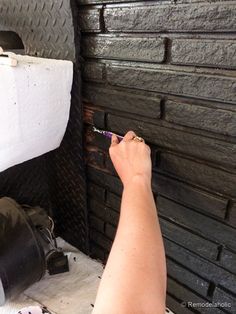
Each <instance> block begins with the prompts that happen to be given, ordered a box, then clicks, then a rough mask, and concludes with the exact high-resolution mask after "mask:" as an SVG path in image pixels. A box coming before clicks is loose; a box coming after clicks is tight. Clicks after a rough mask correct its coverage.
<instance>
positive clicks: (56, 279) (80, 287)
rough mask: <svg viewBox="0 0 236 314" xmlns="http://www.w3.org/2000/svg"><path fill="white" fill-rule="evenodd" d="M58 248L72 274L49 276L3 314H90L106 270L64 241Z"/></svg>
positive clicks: (9, 303)
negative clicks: (22, 313)
mask: <svg viewBox="0 0 236 314" xmlns="http://www.w3.org/2000/svg"><path fill="white" fill-rule="evenodd" d="M58 245H59V246H60V247H62V248H63V250H64V251H65V252H66V253H67V255H68V258H69V265H70V272H69V273H65V274H60V275H55V276H48V275H46V276H45V277H44V278H43V279H42V280H41V281H40V282H38V283H36V284H34V285H33V286H31V287H30V288H29V289H28V290H26V291H25V292H24V293H23V294H21V295H20V296H19V297H18V298H17V299H16V300H14V301H11V302H8V303H7V304H6V305H4V306H3V307H0V314H16V313H17V312H18V311H19V310H20V309H21V308H24V307H27V306H32V305H42V306H46V307H47V308H48V310H49V311H51V312H52V314H91V312H92V304H94V301H95V297H96V293H97V288H98V285H99V282H100V277H101V275H102V272H103V266H102V264H101V263H99V262H97V261H95V260H92V259H91V258H89V257H88V256H86V255H84V254H83V253H81V252H79V251H78V250H77V249H75V248H74V247H72V246H70V245H68V244H67V243H66V242H65V241H64V240H62V239H59V241H58ZM166 313H168V314H170V313H172V312H171V311H169V312H166Z"/></svg>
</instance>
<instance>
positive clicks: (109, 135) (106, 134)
mask: <svg viewBox="0 0 236 314" xmlns="http://www.w3.org/2000/svg"><path fill="white" fill-rule="evenodd" d="M112 134H113V133H112V132H109V131H103V135H104V136H106V137H107V138H112ZM115 135H116V136H117V137H118V139H119V141H122V140H123V138H124V137H123V136H121V135H117V134H115Z"/></svg>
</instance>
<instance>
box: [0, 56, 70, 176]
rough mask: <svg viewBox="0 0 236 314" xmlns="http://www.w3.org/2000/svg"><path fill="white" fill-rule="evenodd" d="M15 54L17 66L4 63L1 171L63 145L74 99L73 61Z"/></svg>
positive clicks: (0, 82) (0, 79) (0, 99)
mask: <svg viewBox="0 0 236 314" xmlns="http://www.w3.org/2000/svg"><path fill="white" fill-rule="evenodd" d="M11 56H12V57H13V58H15V59H16V60H17V66H16V67H12V66H8V65H1V62H0V109H1V114H0V172H1V171H4V170H6V169H7V168H9V167H12V166H14V165H16V164H19V163H22V162H24V161H26V160H29V159H32V158H34V157H37V156H40V155H42V154H44V153H46V152H49V151H51V150H54V149H55V148H57V147H59V146H60V143H61V141H62V138H63V136H64V134H65V130H66V127H67V123H68V119H69V112H70V102H71V88H72V80H73V63H72V62H70V61H62V60H52V59H43V58H36V57H29V56H21V55H14V54H11ZM0 58H3V57H1V56H0Z"/></svg>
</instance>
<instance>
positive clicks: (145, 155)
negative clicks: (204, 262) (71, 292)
mask: <svg viewBox="0 0 236 314" xmlns="http://www.w3.org/2000/svg"><path fill="white" fill-rule="evenodd" d="M134 136H135V134H134V133H133V132H128V133H127V135H126V136H125V138H124V140H123V141H122V142H121V143H119V144H118V139H117V138H116V137H115V136H113V139H112V145H111V148H110V155H111V159H112V161H113V164H114V166H115V168H116V170H117V173H118V175H119V176H120V178H121V180H122V182H123V185H124V190H123V195H122V203H121V214H120V221H119V225H118V229H117V234H116V237H115V240H114V243H113V246H112V250H111V253H110V255H109V258H108V262H107V265H106V268H105V271H104V274H103V277H102V280H101V283H100V287H99V291H98V295H97V299H96V303H95V307H94V311H93V314H144V313H145V314H163V313H164V312H165V294H166V263H165V253H164V247H163V241H162V236H161V231H160V226H159V221H158V216H157V212H156V206H155V202H154V199H153V195H152V190H151V160H150V149H149V147H148V146H147V145H146V144H145V143H143V142H138V141H134V140H133V137H134Z"/></svg>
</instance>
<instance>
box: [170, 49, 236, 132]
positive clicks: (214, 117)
mask: <svg viewBox="0 0 236 314" xmlns="http://www.w3.org/2000/svg"><path fill="white" fill-rule="evenodd" d="M235 51H236V50H235ZM165 119H166V120H167V121H169V122H173V123H176V124H181V125H185V126H189V127H193V128H197V129H203V130H208V131H211V132H216V133H221V134H225V135H229V136H236V112H233V111H226V110H222V109H217V108H209V107H203V106H198V105H194V104H186V103H180V102H174V101H167V102H166V104H165Z"/></svg>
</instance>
